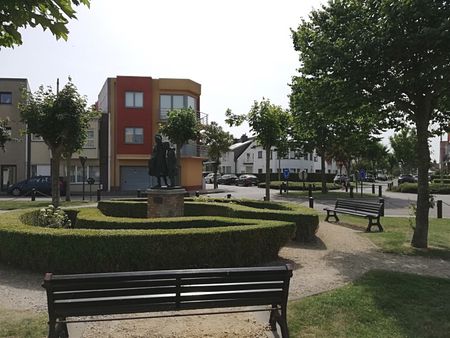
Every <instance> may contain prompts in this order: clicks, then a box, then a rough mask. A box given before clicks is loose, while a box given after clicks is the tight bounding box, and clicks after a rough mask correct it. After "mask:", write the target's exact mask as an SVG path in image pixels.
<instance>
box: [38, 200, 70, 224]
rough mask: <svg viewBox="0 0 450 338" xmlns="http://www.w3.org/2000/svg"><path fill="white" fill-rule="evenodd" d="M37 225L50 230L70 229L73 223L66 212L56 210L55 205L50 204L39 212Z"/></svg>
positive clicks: (58, 208) (59, 209)
mask: <svg viewBox="0 0 450 338" xmlns="http://www.w3.org/2000/svg"><path fill="white" fill-rule="evenodd" d="M36 225H38V226H41V227H49V228H70V227H71V226H72V222H71V221H70V219H69V217H68V216H67V214H66V213H65V212H64V210H62V209H61V208H60V207H57V208H55V206H54V205H53V204H50V205H49V206H48V207H46V208H42V209H41V210H39V214H38V217H37V224H36Z"/></svg>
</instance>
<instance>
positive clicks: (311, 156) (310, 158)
mask: <svg viewBox="0 0 450 338" xmlns="http://www.w3.org/2000/svg"><path fill="white" fill-rule="evenodd" d="M309 160H310V161H312V160H313V154H312V153H311V154H309Z"/></svg>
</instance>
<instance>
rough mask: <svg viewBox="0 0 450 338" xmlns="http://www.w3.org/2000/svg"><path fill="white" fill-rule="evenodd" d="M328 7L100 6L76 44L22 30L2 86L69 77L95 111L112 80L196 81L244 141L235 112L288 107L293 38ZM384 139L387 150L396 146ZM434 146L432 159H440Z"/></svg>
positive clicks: (269, 3) (83, 16) (115, 2)
mask: <svg viewBox="0 0 450 338" xmlns="http://www.w3.org/2000/svg"><path fill="white" fill-rule="evenodd" d="M322 3H326V1H324V0H283V1H273V0H245V1H242V0H241V1H238V0H228V1H220V2H219V1H208V0H191V1H183V0H166V1H148V0H128V1H123V0H122V1H119V0H91V8H90V9H88V8H86V7H80V6H79V7H76V11H77V17H78V20H71V21H70V23H69V25H68V28H69V30H70V33H69V39H68V40H67V41H64V40H56V39H55V37H54V36H53V35H52V34H51V33H50V32H49V31H45V32H43V31H42V29H40V28H27V29H25V30H22V31H21V33H22V39H23V45H21V46H17V47H15V48H13V49H9V48H2V49H0V65H1V68H0V77H12V78H27V79H28V81H29V83H30V87H31V90H32V91H35V90H37V89H38V87H39V86H40V85H44V86H48V85H49V86H52V87H53V88H54V89H56V79H57V78H59V79H60V83H61V86H62V85H64V83H65V82H66V81H67V79H68V77H69V76H70V77H71V78H72V81H73V82H74V83H75V85H76V86H77V88H78V91H79V92H80V93H81V94H82V95H86V96H87V98H88V101H89V103H90V104H92V103H95V102H96V101H97V97H98V93H99V92H100V89H101V88H102V85H103V83H104V82H105V80H106V78H108V77H115V76H118V75H128V76H150V77H152V78H188V79H191V80H193V81H195V82H198V83H200V84H201V86H202V94H201V97H200V110H201V111H202V112H203V113H207V114H208V116H209V121H210V122H211V121H216V122H217V123H219V124H220V125H221V126H223V127H224V129H225V130H227V131H229V132H230V133H231V134H233V135H234V136H235V137H240V136H241V135H242V134H244V133H246V134H247V135H250V132H249V130H248V125H243V126H240V127H233V128H230V127H228V126H227V125H226V124H225V122H224V120H225V111H226V110H227V108H230V109H231V110H232V111H233V113H239V114H241V113H247V112H248V111H249V110H250V108H251V106H252V104H253V102H254V101H255V100H256V101H260V100H261V99H262V98H268V99H270V101H271V102H272V103H274V104H277V105H280V106H282V107H283V108H288V106H289V98H288V95H289V93H290V87H289V85H288V84H289V83H290V82H291V78H292V76H294V75H296V69H297V68H298V66H299V61H298V59H299V55H298V53H297V52H296V51H295V50H294V48H293V43H292V37H291V31H290V30H291V29H296V28H297V27H298V25H299V24H300V23H301V20H302V19H307V17H308V13H309V12H310V11H311V10H312V9H319V8H320V6H321V4H322ZM383 135H384V140H383V143H385V144H388V141H387V136H389V135H392V132H387V133H385V134H383ZM438 146H439V143H438V138H435V139H433V142H432V159H437V156H438V154H439V150H438Z"/></svg>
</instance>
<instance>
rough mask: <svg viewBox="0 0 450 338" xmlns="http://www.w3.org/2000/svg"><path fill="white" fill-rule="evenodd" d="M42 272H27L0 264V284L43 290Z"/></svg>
mask: <svg viewBox="0 0 450 338" xmlns="http://www.w3.org/2000/svg"><path fill="white" fill-rule="evenodd" d="M43 280H44V274H40V273H35V272H29V271H25V270H20V269H16V268H12V267H10V266H7V265H5V264H0V285H7V286H11V287H14V288H18V289H29V290H38V291H43V289H42V286H41V284H42V282H43Z"/></svg>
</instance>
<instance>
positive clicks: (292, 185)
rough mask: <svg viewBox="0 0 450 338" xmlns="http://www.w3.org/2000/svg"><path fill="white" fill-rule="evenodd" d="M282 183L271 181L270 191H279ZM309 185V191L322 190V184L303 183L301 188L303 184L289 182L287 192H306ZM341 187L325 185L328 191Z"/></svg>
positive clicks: (261, 184) (262, 185)
mask: <svg viewBox="0 0 450 338" xmlns="http://www.w3.org/2000/svg"><path fill="white" fill-rule="evenodd" d="M284 183H285V182H284V181H272V182H270V189H277V190H280V186H281V184H284ZM309 185H311V189H312V190H313V191H319V190H322V182H305V185H304V186H303V182H289V190H308V189H309ZM258 187H260V188H265V187H266V183H264V182H262V183H258ZM341 188H342V186H341V185H339V184H334V183H327V189H328V190H337V189H341Z"/></svg>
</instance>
